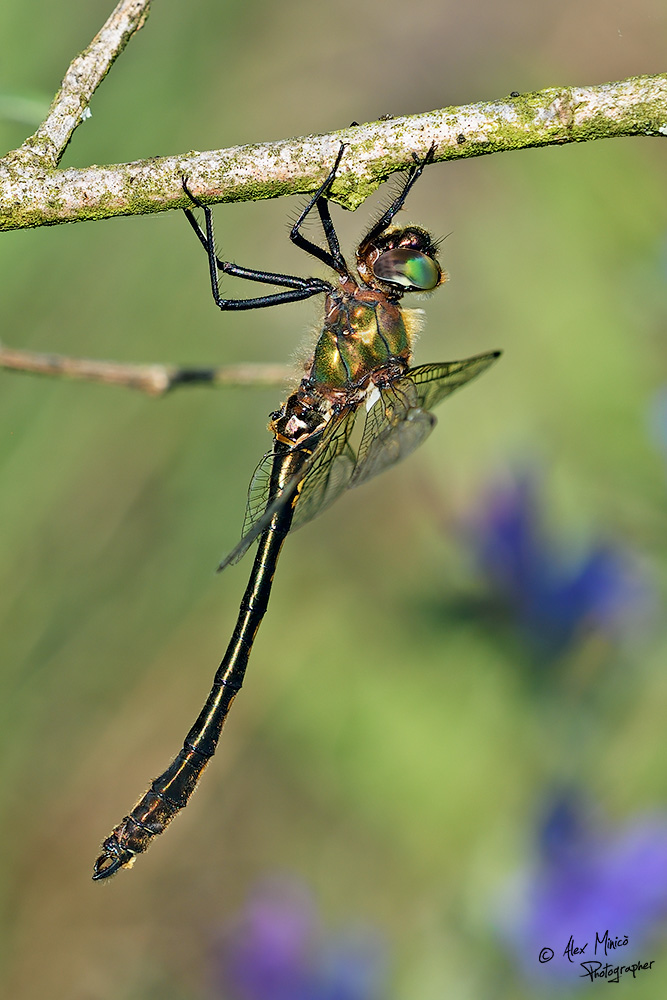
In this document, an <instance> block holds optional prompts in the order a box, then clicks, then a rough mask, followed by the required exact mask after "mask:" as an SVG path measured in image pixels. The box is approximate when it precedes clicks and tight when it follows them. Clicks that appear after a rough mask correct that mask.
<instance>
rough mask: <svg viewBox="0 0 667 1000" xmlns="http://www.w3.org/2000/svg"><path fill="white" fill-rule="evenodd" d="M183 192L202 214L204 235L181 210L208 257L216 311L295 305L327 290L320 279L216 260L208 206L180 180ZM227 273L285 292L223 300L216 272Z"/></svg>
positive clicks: (329, 286) (186, 213)
mask: <svg viewBox="0 0 667 1000" xmlns="http://www.w3.org/2000/svg"><path fill="white" fill-rule="evenodd" d="M182 183H183V190H184V191H185V193H186V194H187V195H188V197H189V198H190V199H191V201H192V202H193V204H194V205H196V206H197V207H198V208H201V209H202V210H203V212H204V219H205V225H206V232H205V233H204V232H203V231H202V228H201V226H200V225H199V223H198V222H197V219H196V218H195V216H194V214H193V212H192V210H191V209H189V208H186V209H184V212H185V217H186V219H187V220H188V222H189V223H190V226H191V227H192V229H193V230H194V232H195V235H196V236H197V238H198V240H199V242H200V243H201V245H202V246H203V247H204V249H205V250H206V255H207V257H208V269H209V277H210V281H211V292H212V293H213V299H214V301H215V304H216V305H217V306H218V308H219V309H223V310H241V309H261V308H264V307H266V306H275V305H279V304H280V303H282V302H295V301H298V300H300V299H307V298H310V297H311V296H312V295H318V294H319V293H321V292H327V291H329V290H330V288H331V285H330V284H329V283H328V282H326V281H323V280H322V279H320V278H301V277H298V276H296V275H289V274H275V273H273V272H270V271H258V270H255V269H253V268H248V267H241V266H239V265H238V264H233V263H232V262H231V261H223V260H220V258H219V257H217V256H216V253H215V238H214V235H213V216H212V213H211V209H210V208H209V206H208V205H203V204H202V203H201V202H200V201H199V200H198V199H197V198H195V197H194V195H193V194H192V193H191V192H190V191H189V190H188V187H187V184H186V181H185V179H183V182H182ZM219 271H222V272H223V273H224V274H231V275H232V276H233V277H236V278H244V279H245V280H247V281H258V282H261V283H263V284H267V285H279V286H283V287H286V288H287V289H289V291H285V292H275V293H273V294H271V295H262V296H257V297H256V298H251V299H225V298H223V297H222V295H221V294H220V286H219V280H218V272H219Z"/></svg>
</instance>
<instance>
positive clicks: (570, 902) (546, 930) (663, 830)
mask: <svg viewBox="0 0 667 1000" xmlns="http://www.w3.org/2000/svg"><path fill="white" fill-rule="evenodd" d="M537 839H538V857H537V860H536V862H535V864H534V865H533V866H532V867H531V868H530V869H529V870H527V871H526V872H524V873H523V875H522V876H521V877H520V878H519V879H518V880H517V883H516V884H515V886H514V890H513V892H514V900H513V903H512V904H510V906H509V907H507V909H508V910H509V913H510V918H509V919H510V927H509V928H508V927H507V926H505V927H504V928H503V933H504V936H505V937H506V940H507V941H508V942H509V943H510V944H511V946H512V948H513V950H514V951H515V952H516V954H517V957H518V959H519V963H520V965H521V966H522V967H523V970H524V972H525V973H526V974H527V975H528V976H530V977H531V978H537V979H540V980H542V981H543V982H548V981H551V982H553V981H554V980H556V981H558V980H561V981H563V980H564V981H566V982H567V984H568V985H569V986H575V985H576V983H577V982H580V983H582V982H586V983H587V982H589V979H588V978H587V976H586V971H585V970H584V969H582V968H581V966H580V963H581V962H582V961H600V962H602V965H604V964H605V962H607V961H608V962H611V963H614V964H616V965H617V964H618V963H619V962H622V963H624V964H629V963H630V962H636V961H637V960H639V959H641V960H642V961H644V960H646V959H650V958H651V957H653V956H651V955H649V954H648V953H647V952H646V944H647V941H648V940H649V937H650V935H651V934H652V933H655V932H656V931H657V930H658V927H659V924H660V923H661V922H662V921H665V920H667V814H665V813H647V814H644V815H641V816H638V817H635V818H634V819H633V820H631V821H630V822H628V823H627V824H626V825H625V826H623V827H621V828H619V829H616V830H612V829H609V828H607V829H605V830H603V829H600V828H599V827H598V828H596V827H595V826H594V825H593V823H592V821H591V819H590V814H589V813H588V812H587V811H586V810H585V809H584V807H583V804H582V802H581V801H580V800H579V799H578V798H577V797H576V796H574V795H573V794H572V793H565V794H562V795H559V796H557V797H556V799H555V800H554V801H553V802H552V803H551V805H550V807H549V809H548V811H547V813H546V815H545V817H544V819H543V821H542V822H541V823H540V825H539V829H538V838H537ZM506 905H507V901H506ZM605 931H606V932H607V939H606V941H607V947H606V950H605V943H604V942H605ZM596 935H597V938H596ZM626 937H627V939H628V940H627V943H626V944H625V945H623V944H622V942H623V941H624V939H625V938H626ZM618 939H620V940H621V946H620V947H618V948H614V947H612V946H610V945H609V944H608V942H609V941H615V942H618ZM570 941H571V942H572V945H571V948H570V955H569V957H568V955H567V947H568V942H570ZM586 942H588V945H587V947H586V948H585V950H583V951H582V953H576V952H574V951H573V948H574V947H578V948H582V946H583V945H584V944H585V943H586ZM544 948H550V949H553V952H554V956H553V958H552V959H551V960H550V961H548V962H540V958H539V956H540V953H541V952H542V949H544ZM580 976H583V978H579V977H580Z"/></svg>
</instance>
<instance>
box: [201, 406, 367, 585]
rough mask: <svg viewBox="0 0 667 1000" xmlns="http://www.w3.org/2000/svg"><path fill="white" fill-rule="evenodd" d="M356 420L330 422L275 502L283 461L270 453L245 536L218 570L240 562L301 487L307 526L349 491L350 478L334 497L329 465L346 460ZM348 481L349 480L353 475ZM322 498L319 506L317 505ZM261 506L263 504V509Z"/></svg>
mask: <svg viewBox="0 0 667 1000" xmlns="http://www.w3.org/2000/svg"><path fill="white" fill-rule="evenodd" d="M354 418H355V413H354V412H353V411H346V412H345V413H343V414H341V415H340V416H339V417H335V418H333V419H332V420H330V421H329V423H328V424H327V426H326V427H325V428H324V431H323V432H322V437H321V438H320V441H319V443H318V445H317V446H316V448H315V449H314V451H313V452H312V454H310V455H309V456H308V457H307V458H305V460H304V462H303V465H302V466H301V469H300V471H299V472H298V473H297V475H295V476H293V477H292V479H291V480H290V481H289V483H287V485H286V486H285V487H283V489H282V490H281V492H280V494H279V495H278V496H277V497H276V498H275V499H274V500H273V501H272V502H270V500H269V497H270V489H269V487H270V474H271V470H272V468H273V463H274V461H278V460H279V459H276V456H275V455H274V454H273V452H269V453H268V455H265V456H264V458H263V459H262V461H261V462H260V464H259V465H258V466H257V469H256V470H255V473H254V475H253V478H252V480H251V483H250V491H249V494H248V503H247V506H246V516H245V520H244V523H243V527H244V533H243V535H242V537H241V540H240V542H239V543H238V545H236V546H235V547H234V548H233V549H232V551H231V552H230V553H229V555H227V556H225V558H224V559H223V560H222V562H221V563H220V564H219V566H218V571H220V570H223V569H225V568H226V567H227V566H230V565H232V564H233V563H237V562H239V560H240V559H242V558H243V556H244V555H245V554H246V552H247V551H248V549H249V548H250V546H251V545H252V543H253V542H254V541H255V539H256V538H258V537H259V536H260V535H261V533H262V532H263V531H264V530H265V529H266V528H268V526H269V525H270V523H271V521H272V519H273V517H274V515H275V514H277V513H278V511H279V510H281V509H282V508H283V507H284V506H285V504H287V503H290V502H291V501H292V500H293V498H294V494H295V493H296V492H297V490H298V489H299V487H301V496H305V500H306V513H307V515H308V516H307V517H306V518H305V519H304V518H303V517H302V518H301V519H300V521H299V522H298V523H299V524H304V523H305V521H306V520H310V519H311V518H313V517H315V515H316V514H318V513H319V511H320V510H322V509H323V507H322V505H323V504H324V505H328V504H329V503H332V502H333V500H334V499H336V497H337V496H338V495H339V494H340V493H341V492H342V491H343V489H345V488H346V486H347V479H346V480H345V481H344V482H343V483H342V484H340V485H337V486H336V492H335V493H334V495H331V494H332V493H333V491H334V483H333V482H332V481H331V474H330V473H329V472H328V466H331V465H332V464H334V460H335V459H340V458H341V457H343V453H344V451H345V448H346V445H347V439H348V436H349V434H350V432H351V430H352V427H353V425H354ZM304 454H305V453H304ZM352 456H353V453H352V452H351V449H350V459H349V461H350V462H351V460H352ZM311 474H312V475H313V477H314V478H313V486H312V488H310V486H309V485H308V482H307V480H309V479H310V477H311ZM347 478H348V479H349V476H348V477H347ZM336 482H338V476H337V477H336ZM302 484H303V486H302ZM318 496H319V503H318V502H317V498H318ZM261 504H263V509H262V507H261ZM300 504H301V497H300V498H299V500H298V503H297V509H296V512H298V509H299V506H300ZM296 512H295V520H296Z"/></svg>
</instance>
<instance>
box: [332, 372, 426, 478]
mask: <svg viewBox="0 0 667 1000" xmlns="http://www.w3.org/2000/svg"><path fill="white" fill-rule="evenodd" d="M378 391H379V397H378V399H377V400H376V401H375V403H373V405H372V406H371V408H370V409H369V411H368V413H367V414H366V423H365V424H364V431H363V434H362V436H361V442H360V444H359V450H358V452H357V463H356V465H355V468H354V472H353V473H352V478H351V481H350V486H360V485H361V483H365V482H366V481H367V480H368V479H371V477H372V476H377V475H378V474H379V473H380V472H384V470H385V469H388V468H390V467H391V466H392V465H396V463H397V462H400V461H401V459H403V458H406V456H407V455H409V454H410V453H411V452H413V451H414V450H415V449H416V448H418V447H419V445H420V444H422V442H423V441H425V440H426V438H427V437H428V435H429V434H430V433H431V431H432V430H433V428H434V426H435V417H434V416H433V415H432V414H430V413H427V412H426V411H425V410H422V409H421V408H420V406H419V403H418V396H417V393H416V391H415V387H414V386H413V384H412V382H411V381H410V380H409V379H408V378H405V377H404V378H401V379H398V380H397V381H396V382H394V383H392V384H391V385H390V386H386V387H385V388H383V389H379V390H378ZM371 398H372V397H371Z"/></svg>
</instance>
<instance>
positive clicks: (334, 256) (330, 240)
mask: <svg viewBox="0 0 667 1000" xmlns="http://www.w3.org/2000/svg"><path fill="white" fill-rule="evenodd" d="M344 151H345V144H344V143H341V146H340V149H339V150H338V156H337V157H336V162H335V163H334V165H333V167H332V168H331V170H330V171H329V173H328V174H327V177H326V179H325V181H324V183H323V184H322V185H321V186H320V187H319V188H318V189H317V191H316V192H315V194H314V195H313V196H312V198H311V199H310V201H309V202H308V204H307V205H306V207H305V208H304V210H303V211H302V212H301V214H300V215H299V218H298V219H297V220H296V222H295V223H294V225H293V226H292V230H291V232H290V234H289V238H290V239H291V241H292V243H294V244H295V245H296V246H298V247H299V249H300V250H304V251H305V252H306V253H309V254H310V255H311V256H312V257H317V259H318V260H321V261H322V263H324V264H326V265H327V267H330V268H332V269H333V270H334V271H337V272H338V274H342V275H348V274H349V271H348V267H347V264H346V263H345V258H344V257H343V255H342V253H341V252H340V244H339V242H338V237H337V235H336V230H335V229H334V225H333V222H332V221H331V215H330V214H329V205H328V202H327V194H328V193H329V191H330V190H331V185H332V184H333V182H334V178H335V176H336V172H337V170H338V167H339V166H340V161H341V159H342V158H343V153H344ZM315 207H317V211H318V213H319V216H320V221H321V223H322V228H323V230H324V235H325V236H326V240H327V244H328V246H329V249H328V250H323V249H322V247H318V245H317V243H313V242H312V241H311V240H308V239H306V237H305V236H302V235H301V233H300V232H299V230H300V229H301V226H302V225H303V223H304V222H305V220H306V217H307V216H308V215H309V214H310V212H312V210H313V208H315Z"/></svg>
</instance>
